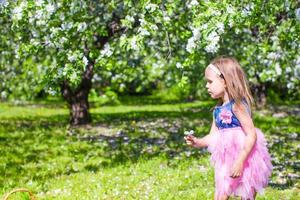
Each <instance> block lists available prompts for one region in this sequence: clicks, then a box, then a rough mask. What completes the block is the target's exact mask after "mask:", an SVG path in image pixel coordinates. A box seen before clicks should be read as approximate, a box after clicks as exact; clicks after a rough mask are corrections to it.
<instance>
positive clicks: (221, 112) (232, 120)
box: [213, 99, 251, 129]
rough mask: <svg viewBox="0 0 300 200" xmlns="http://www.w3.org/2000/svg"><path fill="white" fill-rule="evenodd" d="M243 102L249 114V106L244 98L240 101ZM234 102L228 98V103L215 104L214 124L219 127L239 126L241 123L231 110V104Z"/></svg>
mask: <svg viewBox="0 0 300 200" xmlns="http://www.w3.org/2000/svg"><path fill="white" fill-rule="evenodd" d="M242 102H243V103H244V104H246V107H247V110H248V112H249V114H250V115H251V111H250V108H249V106H248V104H247V103H246V101H245V100H243V101H242ZM233 104H234V100H233V99H232V100H230V101H229V102H228V103H226V104H224V105H222V106H216V107H215V109H214V112H213V114H214V117H215V122H216V126H217V127H218V128H219V129H224V128H234V127H240V126H241V123H240V121H239V120H238V119H237V117H236V116H235V114H234V113H233V112H232V105H233Z"/></svg>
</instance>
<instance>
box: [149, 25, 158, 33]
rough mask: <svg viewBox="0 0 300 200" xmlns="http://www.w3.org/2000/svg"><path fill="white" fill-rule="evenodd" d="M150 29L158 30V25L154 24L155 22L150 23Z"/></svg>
mask: <svg viewBox="0 0 300 200" xmlns="http://www.w3.org/2000/svg"><path fill="white" fill-rule="evenodd" d="M150 28H151V29H152V30H154V31H157V30H158V27H157V26H156V25H155V24H151V27H150Z"/></svg>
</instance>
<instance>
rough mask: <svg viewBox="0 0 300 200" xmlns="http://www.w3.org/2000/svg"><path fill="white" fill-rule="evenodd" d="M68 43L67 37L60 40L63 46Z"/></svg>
mask: <svg viewBox="0 0 300 200" xmlns="http://www.w3.org/2000/svg"><path fill="white" fill-rule="evenodd" d="M66 41H68V39H67V38H65V37H62V38H60V40H59V42H60V44H61V45H63V44H64V43H65V42H66Z"/></svg>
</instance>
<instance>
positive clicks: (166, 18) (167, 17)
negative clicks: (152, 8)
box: [164, 13, 171, 22]
mask: <svg viewBox="0 0 300 200" xmlns="http://www.w3.org/2000/svg"><path fill="white" fill-rule="evenodd" d="M170 20H171V18H170V17H169V16H168V15H167V14H165V13H164V21H166V22H168V21H170Z"/></svg>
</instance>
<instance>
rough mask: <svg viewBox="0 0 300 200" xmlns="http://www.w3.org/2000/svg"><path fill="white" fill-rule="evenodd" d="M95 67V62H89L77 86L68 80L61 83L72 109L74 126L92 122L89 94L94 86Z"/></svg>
mask: <svg viewBox="0 0 300 200" xmlns="http://www.w3.org/2000/svg"><path fill="white" fill-rule="evenodd" d="M93 67H94V66H93V63H89V64H88V66H87V68H86V70H85V71H84V73H83V75H82V79H81V83H80V84H79V86H78V87H77V88H75V89H72V88H71V86H70V85H69V83H68V82H67V81H66V80H65V81H63V83H62V84H61V92H62V96H63V97H64V99H65V100H66V101H67V103H68V107H69V109H70V124H71V125H72V126H76V125H84V124H88V123H90V122H91V115H90V113H89V101H88V96H89V92H90V90H91V88H92V77H93Z"/></svg>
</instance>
